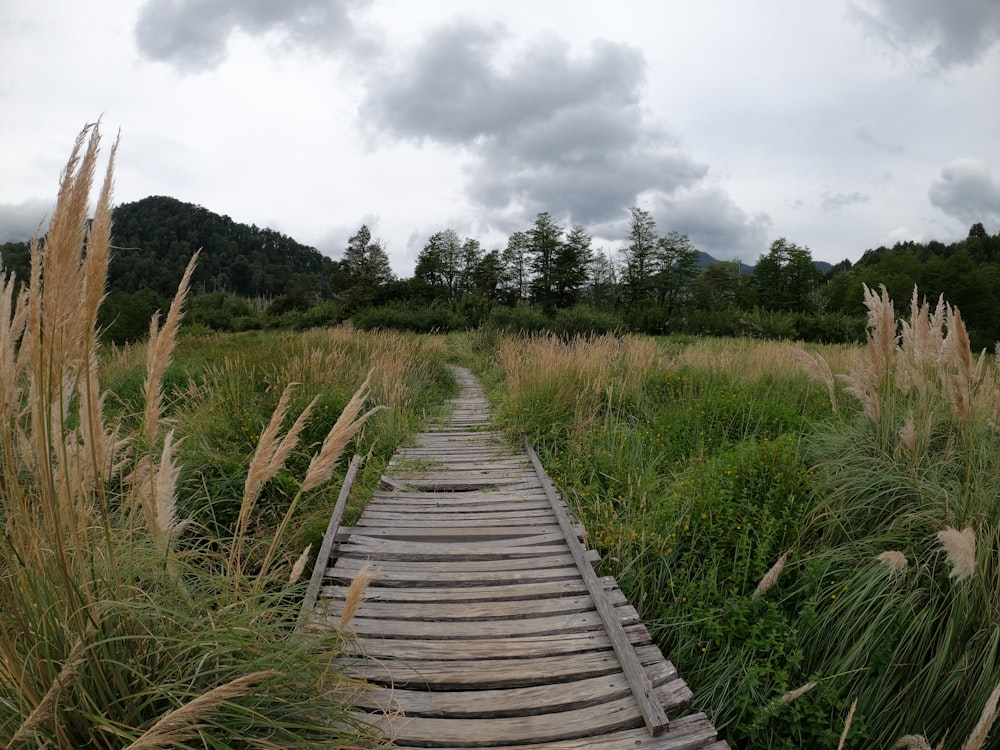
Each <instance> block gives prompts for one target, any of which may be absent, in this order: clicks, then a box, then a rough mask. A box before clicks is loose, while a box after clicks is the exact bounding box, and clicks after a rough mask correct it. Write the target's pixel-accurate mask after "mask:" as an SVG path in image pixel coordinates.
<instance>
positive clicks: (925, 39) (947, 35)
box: [850, 0, 1000, 68]
mask: <svg viewBox="0 0 1000 750" xmlns="http://www.w3.org/2000/svg"><path fill="white" fill-rule="evenodd" d="M850 7H851V12H852V13H853V15H854V16H855V17H856V18H857V19H859V20H860V21H861V22H862V24H863V25H865V26H866V27H867V28H869V29H871V30H872V31H873V32H874V33H875V34H877V35H878V36H881V37H882V38H883V39H885V40H886V41H887V42H888V43H889V44H891V45H892V46H893V47H895V48H897V49H899V50H901V51H903V52H905V53H907V54H910V55H914V54H916V55H918V56H923V55H925V54H926V55H928V56H929V57H930V58H931V59H932V60H933V61H934V62H936V63H937V64H938V65H940V66H941V67H942V68H949V67H953V66H956V65H972V64H974V63H976V62H978V61H979V60H980V59H981V58H982V57H983V56H984V55H985V54H986V52H987V51H988V50H989V49H990V48H991V47H992V46H993V45H994V44H995V43H996V42H997V41H998V39H1000V3H997V2H996V0H948V2H941V0H868V2H866V3H865V5H862V4H860V3H856V2H855V3H851V6H850Z"/></svg>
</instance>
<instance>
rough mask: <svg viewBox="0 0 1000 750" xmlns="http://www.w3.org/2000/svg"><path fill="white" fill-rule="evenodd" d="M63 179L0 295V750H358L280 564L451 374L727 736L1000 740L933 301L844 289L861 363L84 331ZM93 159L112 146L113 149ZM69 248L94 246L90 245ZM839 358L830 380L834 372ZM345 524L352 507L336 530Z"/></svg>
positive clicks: (74, 165) (994, 653)
mask: <svg viewBox="0 0 1000 750" xmlns="http://www.w3.org/2000/svg"><path fill="white" fill-rule="evenodd" d="M97 156H98V142H97V132H96V129H88V130H87V131H85V132H84V133H83V134H81V137H80V140H79V142H78V143H77V146H76V149H75V150H74V152H73V156H72V158H71V159H70V162H69V164H68V165H67V169H66V172H65V174H64V177H63V180H62V183H61V186H60V194H59V202H58V205H57V207H56V209H55V211H54V214H53V219H52V224H51V227H50V229H49V232H48V235H47V237H46V241H45V243H44V247H41V246H36V247H35V248H34V256H35V265H34V266H33V273H32V277H31V279H30V280H29V285H28V288H27V289H26V290H25V291H23V292H22V291H19V286H18V284H17V281H16V280H13V279H2V280H0V501H2V503H0V522H2V530H3V534H2V537H0V744H2V745H3V746H4V747H5V748H22V747H24V748H28V747H48V748H60V749H65V750H70V748H80V747H93V748H108V750H111V749H112V748H114V749H115V750H117V749H118V748H124V747H127V748H133V750H140V749H142V748H146V749H149V748H166V747H176V748H275V747H282V748H330V747H368V746H376V745H378V744H379V740H378V739H377V738H375V737H373V736H371V735H370V734H369V733H368V731H367V730H366V728H365V727H363V726H359V725H357V724H356V723H355V722H353V721H352V719H351V716H350V714H349V713H348V712H347V710H346V709H345V706H346V705H347V701H346V696H348V695H349V694H350V693H351V691H353V690H355V689H356V688H357V686H356V685H354V684H353V683H352V682H351V681H350V680H349V679H347V678H345V677H344V676H343V675H342V674H340V673H339V672H337V671H336V670H331V668H330V664H331V663H332V660H333V659H334V658H335V657H336V655H337V654H338V653H339V652H340V650H341V649H342V647H343V643H342V640H341V636H340V635H339V634H338V633H336V632H331V633H325V634H324V633H312V632H310V633H305V634H303V633H299V632H297V631H296V630H295V624H296V616H297V611H298V602H299V601H300V599H301V595H302V593H303V590H304V585H305V584H304V580H303V578H308V576H303V572H304V571H305V570H308V568H309V565H310V563H311V555H312V554H313V552H312V550H313V549H315V546H316V542H317V541H318V540H319V538H320V536H321V534H322V532H323V529H324V527H325V524H326V521H327V516H328V514H329V511H330V507H331V506H332V504H333V498H334V497H335V495H336V493H337V491H338V490H339V487H340V482H341V479H342V476H343V471H344V467H345V464H346V455H347V454H349V453H351V452H358V453H361V454H363V455H365V456H366V462H365V469H364V470H363V472H362V475H361V478H360V481H359V484H358V486H357V487H356V491H355V493H354V494H353V496H352V498H353V499H352V503H353V505H352V507H351V510H350V513H351V514H353V515H356V514H357V513H358V512H359V510H360V507H361V503H362V502H363V499H364V498H365V497H366V495H367V493H368V490H370V489H371V488H372V487H373V486H374V484H375V482H377V478H378V476H379V475H380V474H381V471H382V468H383V467H384V464H385V462H386V461H387V459H388V457H389V456H390V455H391V454H392V452H393V451H394V449H395V448H396V446H397V445H399V443H400V442H401V441H403V440H405V439H406V437H407V436H408V435H409V434H410V433H411V432H412V431H413V430H415V429H417V428H418V427H419V426H420V425H421V424H422V423H423V422H424V421H425V420H426V419H427V417H428V416H429V415H431V414H433V413H434V411H435V410H436V409H438V408H439V407H440V404H441V403H442V401H443V399H444V398H445V397H446V396H447V395H448V394H449V393H450V392H451V390H452V388H453V384H452V383H451V380H450V377H449V375H448V371H447V368H446V362H448V361H450V360H458V361H462V362H465V363H468V364H471V365H473V366H474V367H475V368H476V369H477V370H478V372H479V373H480V375H481V377H482V379H483V381H484V383H485V384H486V385H487V387H488V389H489V391H490V393H491V397H492V399H493V401H494V405H495V408H496V413H497V419H498V422H499V423H500V424H501V425H502V427H503V428H504V429H505V430H506V431H507V432H508V434H509V435H510V436H511V438H512V439H513V440H520V439H522V436H524V437H526V438H527V439H528V440H529V441H530V442H531V443H532V444H533V445H534V446H535V448H536V449H537V450H538V452H539V454H540V455H541V456H542V458H543V460H544V462H545V463H546V465H547V468H548V470H549V472H550V474H551V475H552V477H553V478H554V480H555V481H556V483H557V485H558V486H559V488H560V491H561V492H562V493H563V494H564V496H565V497H566V498H567V499H568V500H569V501H570V502H571V503H572V505H573V506H574V508H575V510H576V513H577V515H578V516H579V518H580V520H581V521H583V522H584V524H585V525H586V527H587V530H588V534H589V543H590V545H591V546H593V547H595V548H596V549H598V550H599V551H600V552H601V554H602V557H603V561H602V563H601V565H602V568H603V570H604V572H607V573H611V574H613V575H615V576H616V577H617V578H618V580H619V581H620V582H621V585H622V587H623V589H624V590H625V592H626V594H627V595H628V596H629V598H630V600H631V601H632V602H633V603H634V604H635V605H636V606H637V608H638V609H639V611H640V614H641V615H642V617H643V619H644V621H645V622H646V623H647V624H648V626H649V628H650V630H651V631H652V633H653V635H654V637H655V638H656V639H657V641H658V642H659V643H660V645H661V646H662V648H663V650H664V652H665V653H666V654H667V655H668V658H670V659H671V660H672V661H674V663H675V664H676V665H677V666H678V668H679V670H680V673H681V675H682V676H683V677H684V678H685V679H686V680H687V681H688V682H689V683H690V685H691V686H692V688H693V689H694V692H695V695H696V706H697V707H698V708H700V709H703V710H705V711H707V712H708V713H709V714H710V715H711V717H712V719H713V721H714V722H715V724H716V726H718V727H719V728H720V729H721V730H722V731H723V732H724V733H725V735H726V737H727V739H728V740H729V741H730V743H731V744H732V745H733V746H734V747H736V748H758V747H767V748H789V749H790V748H802V747H829V748H834V747H857V748H862V747H864V748H870V747H875V748H879V747H884V748H889V747H892V746H894V745H895V746H898V747H910V748H924V747H942V748H949V749H950V748H955V749H956V750H959V748H960V749H961V750H976V749H977V748H983V747H997V746H1000V745H998V741H997V740H996V739H993V740H990V739H988V735H989V732H990V729H991V727H992V724H993V721H994V719H995V718H996V713H997V703H998V701H1000V691H998V689H997V686H998V684H1000V659H998V650H1000V594H998V592H1000V566H998V561H997V549H998V548H1000V508H998V503H997V498H998V496H1000V435H998V432H997V424H998V423H1000V373H998V370H997V365H996V362H995V360H994V358H993V357H982V358H979V357H974V356H973V355H972V353H971V352H970V351H969V343H968V339H967V336H966V335H965V329H964V326H963V325H962V322H961V318H960V316H959V315H958V313H957V311H955V310H953V309H950V308H948V307H947V306H946V305H943V304H941V305H938V306H937V307H936V308H934V309H931V308H929V307H928V306H926V305H922V304H920V303H919V301H918V300H916V299H914V300H913V301H911V304H910V308H911V309H912V313H911V314H910V315H909V317H908V318H907V319H906V320H904V321H903V322H902V324H901V325H899V324H897V318H896V314H895V310H894V308H893V305H892V302H891V301H890V300H888V299H886V298H885V297H884V296H883V295H879V294H876V293H870V294H869V296H868V298H867V300H866V301H867V305H868V310H869V338H868V341H867V344H866V345H865V346H863V347H859V348H856V349H850V348H843V347H841V348H834V347H823V348H812V349H810V350H809V351H808V352H803V351H799V350H798V349H797V348H796V347H795V346H792V345H789V344H786V343H773V342H762V341H750V340H706V339H693V338H668V339H661V340H655V339H651V338H637V337H615V336H600V337H593V338H588V339H573V340H566V339H558V338H553V337H545V336H537V337H512V336H498V335H496V334H495V333H490V332H489V331H482V332H479V333H476V334H471V335H470V334H465V335H460V336H459V335H455V336H451V337H448V338H442V337H432V336H413V335H400V334H393V333H359V332H357V331H354V330H352V329H350V328H336V329H321V330H315V331H310V332H306V333H301V334H288V333H259V332H258V333H247V334H240V335H232V336H183V335H182V333H181V328H180V326H181V321H182V316H183V307H184V300H185V295H186V281H184V282H182V283H181V288H180V289H179V291H178V294H177V297H176V299H175V300H174V304H173V305H172V306H171V307H170V309H169V310H168V311H166V312H165V315H164V316H163V318H162V319H161V320H157V321H155V322H154V324H153V326H152V327H151V332H150V337H149V342H148V343H147V344H145V345H143V346H140V347H131V348H125V349H120V350H114V349H112V350H108V349H104V348H102V347H101V345H100V343H99V335H98V333H99V332H98V331H97V330H96V327H95V326H96V320H97V310H98V307H99V305H100V301H101V297H102V294H103V289H104V279H105V273H106V265H107V259H108V253H109V252H110V224H109V221H110V206H111V196H110V184H111V167H110V165H109V168H108V171H107V174H106V177H105V181H104V183H103V187H101V188H99V197H98V200H97V210H96V213H95V214H93V221H92V222H89V221H88V216H89V215H90V211H89V206H88V204H89V200H90V194H91V192H92V188H93V187H94V177H95V172H96V166H97ZM112 156H113V149H112ZM84 248H86V252H84ZM833 373H838V374H839V377H834V375H833ZM349 521H350V518H348V522H349Z"/></svg>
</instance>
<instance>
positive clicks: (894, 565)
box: [875, 549, 909, 573]
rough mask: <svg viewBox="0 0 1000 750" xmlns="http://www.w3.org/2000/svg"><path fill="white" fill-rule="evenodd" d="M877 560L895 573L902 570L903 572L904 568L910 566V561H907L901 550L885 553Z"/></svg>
mask: <svg viewBox="0 0 1000 750" xmlns="http://www.w3.org/2000/svg"><path fill="white" fill-rule="evenodd" d="M875 559H876V560H878V561H879V562H880V563H882V564H883V565H885V566H886V567H887V568H888V569H889V570H891V571H892V572H893V573H897V572H899V571H900V570H903V568H905V567H906V566H907V565H909V561H908V560H907V559H906V555H904V554H903V553H902V552H900V551H899V550H895V549H892V550H888V551H887V552H883V553H882V554H881V555H879V556H878V557H876V558H875Z"/></svg>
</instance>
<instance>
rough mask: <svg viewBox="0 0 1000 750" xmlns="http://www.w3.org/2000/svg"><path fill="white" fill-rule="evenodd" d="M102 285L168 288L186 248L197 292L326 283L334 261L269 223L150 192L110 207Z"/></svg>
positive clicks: (323, 287) (276, 292) (273, 292)
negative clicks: (194, 260)
mask: <svg viewBox="0 0 1000 750" xmlns="http://www.w3.org/2000/svg"><path fill="white" fill-rule="evenodd" d="M112 220H113V222H114V229H113V243H114V246H115V249H114V251H113V254H112V257H111V263H110V266H109V268H108V288H109V291H121V292H137V291H140V290H143V289H150V290H152V291H155V292H157V293H158V294H162V295H164V296H166V297H171V296H173V293H174V292H175V291H176V289H177V283H178V281H179V280H180V278H181V275H182V274H183V272H184V267H185V266H186V265H187V262H188V260H190V258H191V255H192V254H193V253H194V252H195V251H197V250H198V249H199V248H200V249H201V256H200V257H199V260H198V265H197V267H196V269H195V272H194V276H193V277H192V281H191V288H192V289H193V290H195V291H197V292H213V291H227V292H233V293H235V294H239V295H241V296H244V297H259V296H264V297H276V296H280V295H283V294H287V293H288V292H289V291H290V290H291V288H292V287H297V288H299V290H300V291H301V288H303V287H306V288H308V291H309V292H311V293H314V294H319V295H325V294H328V293H329V291H330V277H331V273H332V269H333V265H334V261H333V260H331V259H330V258H327V257H326V256H325V255H323V254H322V253H320V252H319V250H317V249H316V248H314V247H308V246H306V245H303V244H301V243H299V242H296V241H295V240H293V239H292V238H291V237H287V236H286V235H283V234H281V233H280V232H276V231H274V230H273V229H261V228H259V227H257V226H256V225H253V224H252V225H249V226H248V225H246V224H241V223H239V222H236V221H233V220H232V219H231V218H229V217H228V216H220V215H219V214H216V213H213V212H212V211H209V210H208V209H206V208H202V207H201V206H197V205H194V204H192V203H184V202H182V201H179V200H177V199H176V198H169V197H166V196H150V197H148V198H143V199H142V200H138V201H135V202H133V203H123V204H121V205H119V206H118V207H116V208H115V210H114V215H113V217H112Z"/></svg>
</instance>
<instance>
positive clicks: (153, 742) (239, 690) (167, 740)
mask: <svg viewBox="0 0 1000 750" xmlns="http://www.w3.org/2000/svg"><path fill="white" fill-rule="evenodd" d="M277 674H278V672H276V671H274V670H264V671H262V672H253V673H252V674H248V675H244V676H242V677H237V678H236V679H235V680H231V681H230V682H227V683H226V684H225V685H219V686H218V687H216V688H212V689H211V690H209V691H208V692H207V693H203V694H202V695H199V696H198V697H197V698H195V699H194V700H192V701H189V702H188V703H185V704H184V705H183V706H181V707H180V708H175V709H174V710H173V711H168V712H167V713H165V714H163V716H161V717H160V718H159V720H157V722H156V723H155V724H153V726H151V727H150V728H149V729H148V730H147V731H146V733H145V734H143V735H142V736H141V737H140V738H139V739H137V740H136V741H135V742H133V743H132V744H131V745H129V746H128V747H126V748H125V750H154V749H156V748H167V747H174V746H176V745H177V743H179V742H180V741H181V740H184V739H186V738H188V737H190V736H192V735H193V734H196V733H197V732H198V730H199V729H200V728H201V727H202V726H204V722H203V719H204V718H205V716H207V715H208V714H209V713H211V712H212V711H214V710H215V709H216V708H217V707H218V706H219V704H221V703H223V702H224V701H228V700H232V699H233V698H238V697H240V696H241V695H246V694H247V693H249V692H250V690H251V689H252V688H253V686H254V685H255V684H257V683H258V682H260V681H262V680H266V679H267V678H268V677H274V676H276V675H277Z"/></svg>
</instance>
